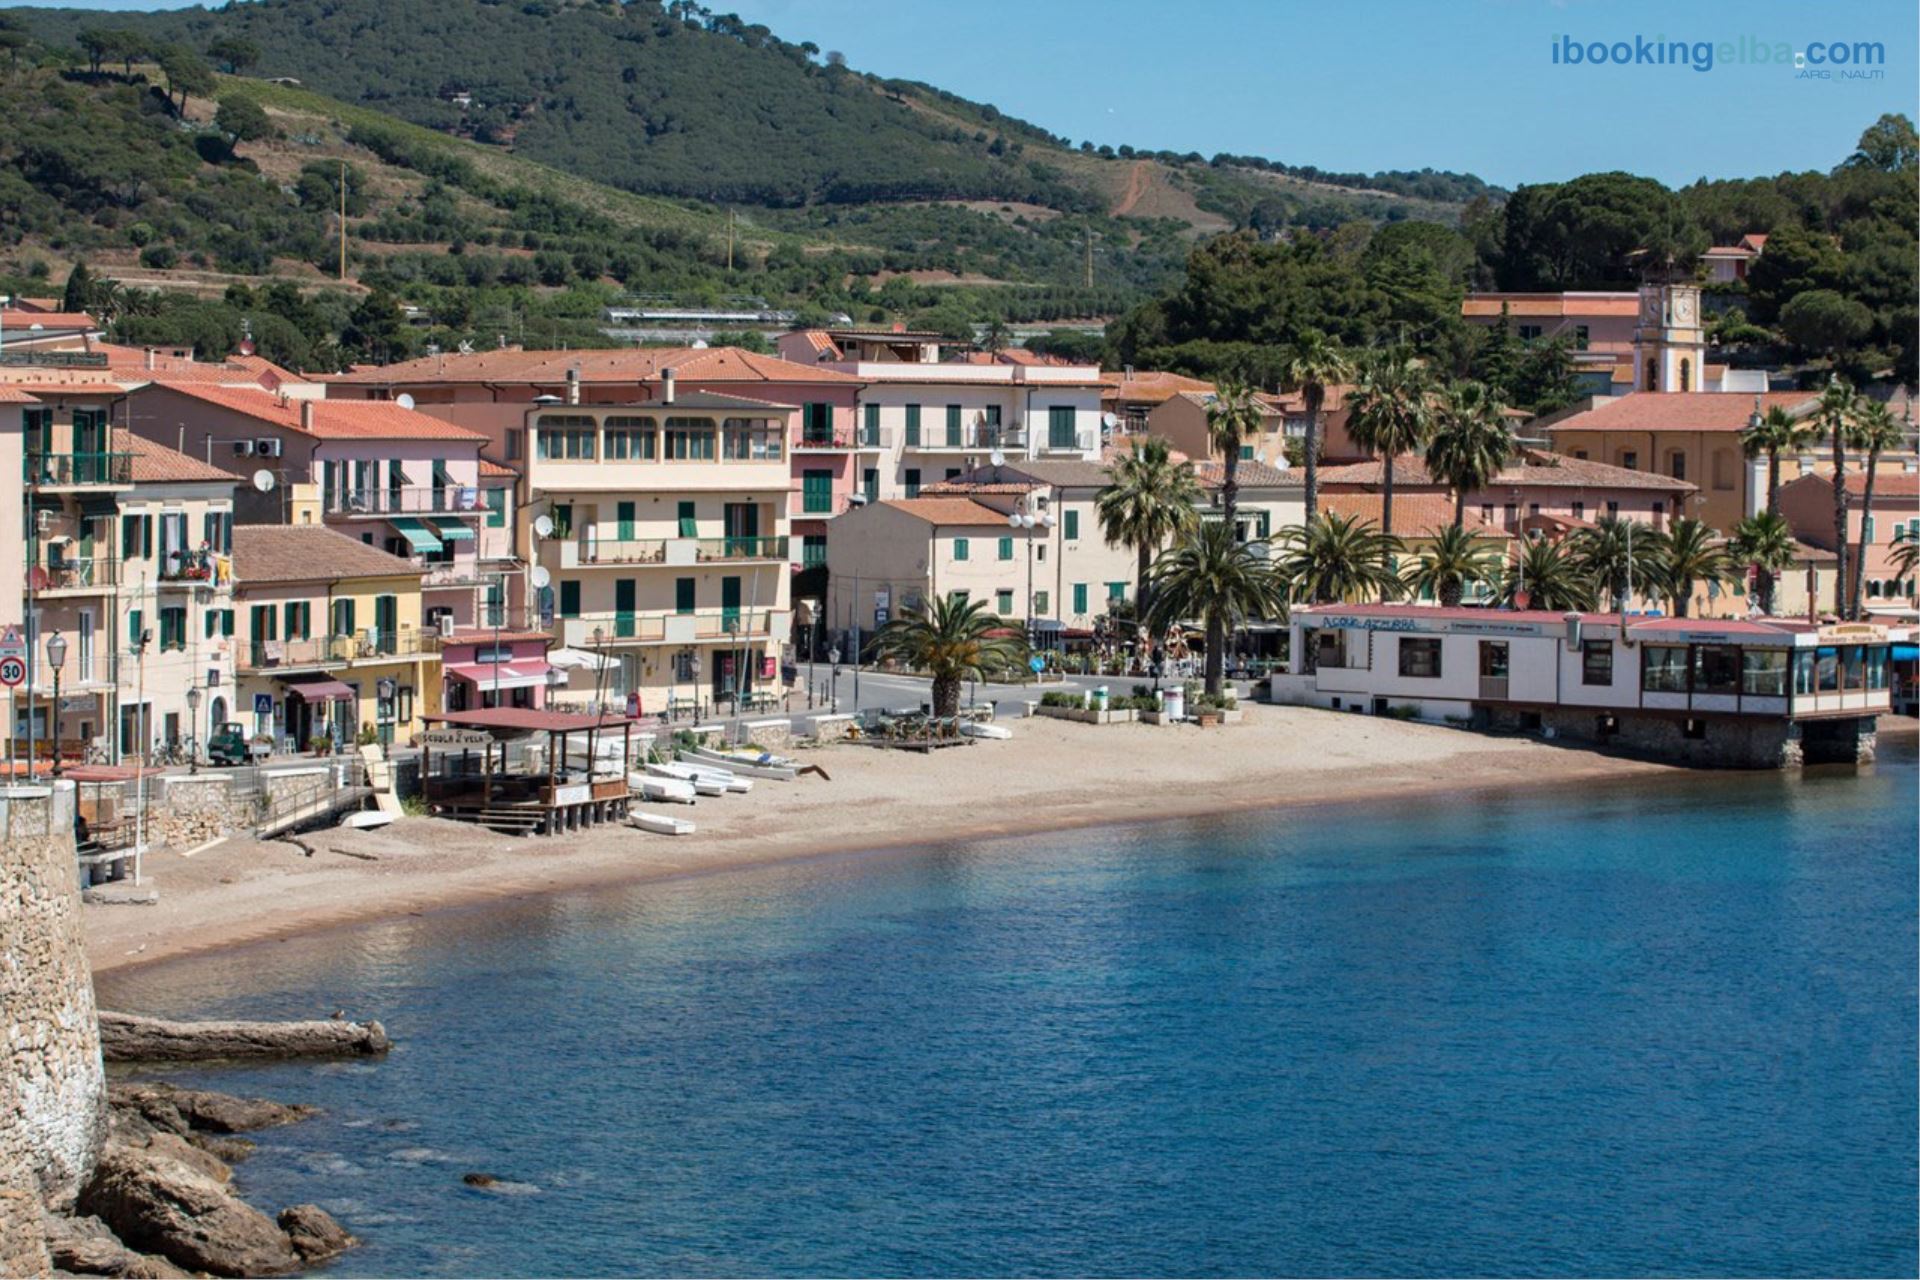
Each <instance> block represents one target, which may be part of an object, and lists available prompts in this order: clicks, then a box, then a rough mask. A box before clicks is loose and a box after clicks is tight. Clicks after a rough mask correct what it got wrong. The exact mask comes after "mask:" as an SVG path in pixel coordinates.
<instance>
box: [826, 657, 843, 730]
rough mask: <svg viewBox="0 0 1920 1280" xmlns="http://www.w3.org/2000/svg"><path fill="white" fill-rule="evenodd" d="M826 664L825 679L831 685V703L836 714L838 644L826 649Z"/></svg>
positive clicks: (838, 702) (837, 704) (838, 699)
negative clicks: (827, 672) (827, 669)
mask: <svg viewBox="0 0 1920 1280" xmlns="http://www.w3.org/2000/svg"><path fill="white" fill-rule="evenodd" d="M827 666H828V668H829V674H828V676H827V680H828V681H829V683H831V684H832V686H833V697H832V699H831V705H832V707H833V712H834V714H835V715H838V714H839V713H840V646H839V645H835V646H833V648H831V649H829V650H827Z"/></svg>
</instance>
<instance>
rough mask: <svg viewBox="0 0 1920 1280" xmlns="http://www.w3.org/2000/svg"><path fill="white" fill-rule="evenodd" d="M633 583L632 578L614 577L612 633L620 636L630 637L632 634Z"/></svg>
mask: <svg viewBox="0 0 1920 1280" xmlns="http://www.w3.org/2000/svg"><path fill="white" fill-rule="evenodd" d="M635 590H636V588H635V585H634V580H633V579H632V578H616V579H614V583H613V634H614V635H616V636H618V637H621V638H630V637H632V636H633V634H634V618H633V601H634V594H635Z"/></svg>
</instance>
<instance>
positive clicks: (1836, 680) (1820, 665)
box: [1813, 644, 1840, 693]
mask: <svg viewBox="0 0 1920 1280" xmlns="http://www.w3.org/2000/svg"><path fill="white" fill-rule="evenodd" d="M1813 687H1814V691H1815V692H1817V693H1838V692H1839V691H1840V650H1838V649H1837V648H1835V647H1834V646H1832V645H1830V644H1829V645H1821V646H1820V647H1819V648H1818V649H1815V650H1814V651H1813Z"/></svg>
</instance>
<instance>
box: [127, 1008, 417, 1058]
mask: <svg viewBox="0 0 1920 1280" xmlns="http://www.w3.org/2000/svg"><path fill="white" fill-rule="evenodd" d="M100 1045H101V1048H102V1050H103V1051H104V1052H105V1054H106V1058H107V1061H108V1062H206V1061H213V1060H217V1059H225V1058H356V1057H366V1056H369V1055H374V1054H382V1053H385V1052H386V1051H387V1050H388V1049H390V1048H392V1047H393V1042H392V1041H391V1040H389V1039H387V1033H386V1029H385V1028H383V1027H382V1026H381V1025H380V1024H379V1023H377V1022H347V1021H345V1020H336V1019H318V1020H315V1021H311V1022H169V1021H167V1020H166V1019H164V1018H146V1017H141V1016H139V1015H138V1014H131V1013H113V1012H110V1011H107V1010H104V1009H103V1010H101V1012H100Z"/></svg>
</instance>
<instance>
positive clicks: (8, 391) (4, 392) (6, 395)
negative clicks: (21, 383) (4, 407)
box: [0, 383, 40, 404]
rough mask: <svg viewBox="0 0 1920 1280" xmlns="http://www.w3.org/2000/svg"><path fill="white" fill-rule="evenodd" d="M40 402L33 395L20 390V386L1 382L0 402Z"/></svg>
mask: <svg viewBox="0 0 1920 1280" xmlns="http://www.w3.org/2000/svg"><path fill="white" fill-rule="evenodd" d="M39 403H40V402H39V401H38V400H35V399H34V398H33V397H32V396H30V395H28V394H27V393H26V392H24V391H22V390H20V389H19V388H18V387H10V386H7V385H6V384H5V383H0V404H39Z"/></svg>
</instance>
